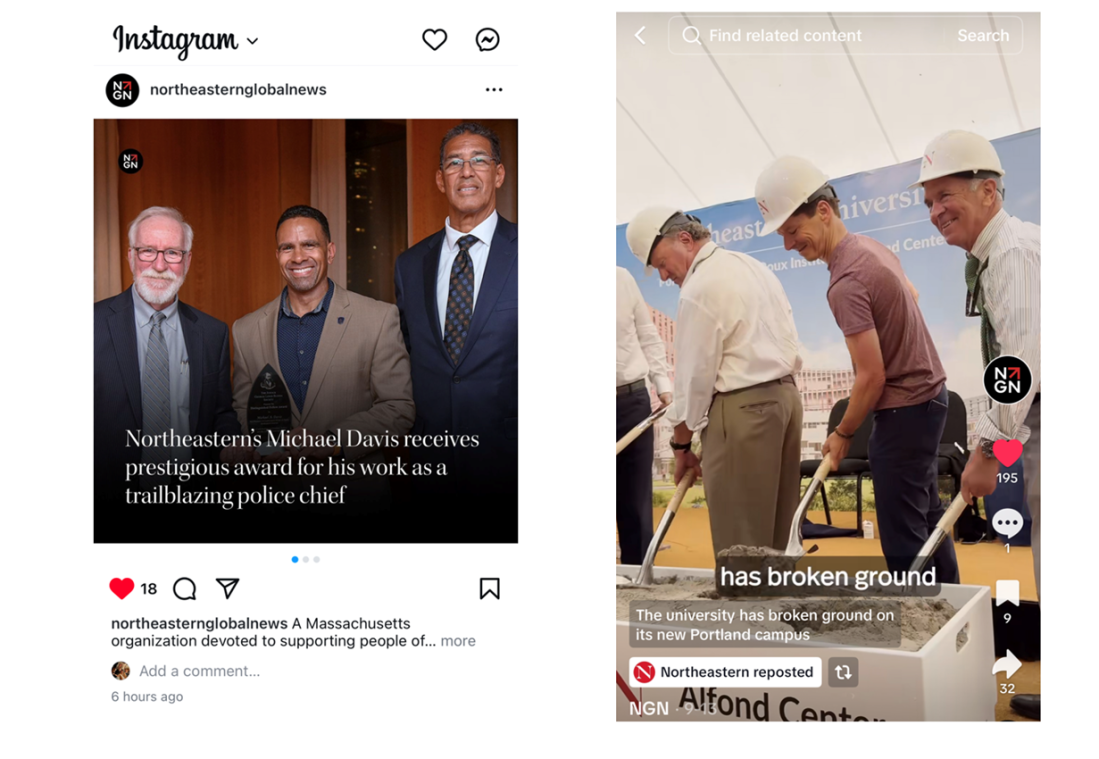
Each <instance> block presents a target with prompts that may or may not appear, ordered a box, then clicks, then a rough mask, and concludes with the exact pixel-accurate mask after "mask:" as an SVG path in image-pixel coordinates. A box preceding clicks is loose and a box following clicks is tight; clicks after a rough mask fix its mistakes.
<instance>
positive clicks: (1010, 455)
mask: <svg viewBox="0 0 1099 759" xmlns="http://www.w3.org/2000/svg"><path fill="white" fill-rule="evenodd" d="M992 455H994V456H995V457H996V459H997V460H998V461H999V462H1000V463H1001V464H1003V465H1004V466H1011V465H1012V464H1014V463H1015V462H1016V461H1018V460H1019V457H1020V456H1022V455H1023V444H1022V443H1020V442H1019V441H1018V440H997V441H996V442H995V443H993V444H992Z"/></svg>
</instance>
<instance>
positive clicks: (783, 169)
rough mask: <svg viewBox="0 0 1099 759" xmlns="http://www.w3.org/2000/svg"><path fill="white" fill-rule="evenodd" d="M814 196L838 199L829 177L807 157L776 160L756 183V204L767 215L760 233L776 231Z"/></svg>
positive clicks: (784, 157) (767, 233)
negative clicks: (829, 182) (806, 158)
mask: <svg viewBox="0 0 1099 759" xmlns="http://www.w3.org/2000/svg"><path fill="white" fill-rule="evenodd" d="M824 190H827V192H824ZM814 196H821V197H824V196H830V197H835V192H834V191H833V190H832V188H831V186H830V185H829V184H828V177H826V176H824V174H823V173H821V170H820V169H818V168H817V167H816V166H814V165H813V164H811V163H809V161H807V160H805V159H804V158H796V157H794V156H783V157H782V158H776V159H775V160H774V161H772V162H771V163H770V164H768V166H767V168H765V169H764V170H763V173H762V174H760V175H759V179H757V180H756V205H757V206H759V212H760V214H761V215H762V216H763V231H762V232H760V234H761V235H769V234H771V233H772V232H774V231H775V230H776V229H778V228H779V227H781V226H782V225H783V224H785V223H786V220H787V219H789V218H790V217H791V216H793V214H794V211H796V210H798V208H799V207H800V206H801V205H802V204H803V203H806V202H808V201H809V200H810V199H811V198H813V197H814Z"/></svg>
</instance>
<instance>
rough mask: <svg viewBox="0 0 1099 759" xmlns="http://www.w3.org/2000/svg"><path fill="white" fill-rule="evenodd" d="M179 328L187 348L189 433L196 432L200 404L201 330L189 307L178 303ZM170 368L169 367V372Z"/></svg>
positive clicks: (201, 370)
mask: <svg viewBox="0 0 1099 759" xmlns="http://www.w3.org/2000/svg"><path fill="white" fill-rule="evenodd" d="M178 313H179V326H180V328H181V329H182V330H183V344H184V345H186V346H187V362H188V374H189V375H190V380H191V382H190V387H189V391H190V393H191V395H190V408H191V412H190V417H191V421H190V427H191V433H192V434H194V433H197V432H198V420H199V414H200V413H201V411H202V410H201V409H200V408H199V404H200V403H201V402H202V373H203V366H202V330H200V329H199V328H198V318H197V317H196V316H195V313H194V311H192V310H191V307H190V306H188V305H185V304H184V303H182V302H180V304H179V308H178ZM170 369H171V368H170V367H169V370H170Z"/></svg>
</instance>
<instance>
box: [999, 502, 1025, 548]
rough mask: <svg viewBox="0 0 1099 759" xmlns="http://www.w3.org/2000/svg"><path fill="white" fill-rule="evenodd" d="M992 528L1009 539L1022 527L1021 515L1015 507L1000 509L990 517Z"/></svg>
mask: <svg viewBox="0 0 1099 759" xmlns="http://www.w3.org/2000/svg"><path fill="white" fill-rule="evenodd" d="M992 529H994V530H995V531H996V532H997V533H999V534H1000V535H1003V536H1004V539H1005V540H1011V539H1012V538H1013V537H1015V536H1016V535H1018V534H1019V530H1021V529H1023V515H1022V514H1020V513H1019V512H1018V511H1016V510H1015V509H1000V510H999V511H997V512H996V514H995V516H993V517H992Z"/></svg>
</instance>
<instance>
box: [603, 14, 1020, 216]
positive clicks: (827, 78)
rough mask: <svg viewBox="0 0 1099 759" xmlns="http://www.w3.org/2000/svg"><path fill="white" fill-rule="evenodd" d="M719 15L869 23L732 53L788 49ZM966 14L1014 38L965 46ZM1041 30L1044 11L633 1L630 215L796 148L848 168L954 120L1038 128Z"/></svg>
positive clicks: (716, 199)
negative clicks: (768, 10) (753, 38)
mask: <svg viewBox="0 0 1099 759" xmlns="http://www.w3.org/2000/svg"><path fill="white" fill-rule="evenodd" d="M688 26H693V27H695V28H697V29H699V30H701V31H700V33H699V37H700V39H699V41H698V42H697V43H693V44H691V43H688V41H687V40H686V39H685V38H684V36H683V35H684V34H685V33H686V34H687V37H691V36H693V35H694V32H691V31H689V30H687V31H686V32H685V30H686V28H687V27H688ZM642 27H644V31H641V32H640V34H638V32H639V30H640V29H641V28H642ZM717 27H721V28H722V29H724V30H726V31H728V30H729V29H743V30H745V32H747V31H748V30H762V29H783V30H789V29H791V28H796V29H798V30H799V33H800V35H801V37H802V38H804V37H805V36H806V35H807V34H809V33H813V34H814V35H820V36H822V37H829V36H838V35H839V34H840V33H843V34H846V35H848V36H850V34H851V32H852V31H854V30H858V31H859V32H861V34H862V35H863V36H861V37H860V40H861V41H862V44H859V43H850V44H849V43H847V42H839V41H837V42H822V43H814V44H813V45H808V43H804V44H803V46H802V47H798V46H794V45H787V46H785V47H784V48H783V49H784V50H786V51H793V50H811V51H812V52H813V53H814V54H797V55H789V54H787V55H757V54H728V51H733V50H736V51H738V52H742V51H744V50H752V51H753V52H755V51H760V50H768V49H770V50H775V49H776V48H775V47H774V46H772V47H770V48H765V47H761V46H759V45H756V46H754V47H749V46H747V45H742V46H736V45H731V44H728V43H722V42H721V41H720V40H719V41H717V42H714V41H711V39H710V36H711V29H712V28H717ZM959 27H961V28H967V29H969V30H976V31H978V32H981V33H986V34H987V33H988V32H989V31H994V30H1001V29H1006V30H1008V32H1009V37H1010V39H1009V40H1005V41H1003V42H1001V41H991V40H990V41H984V42H978V43H973V44H965V45H960V44H957V40H956V33H957V29H958V28H959ZM1020 37H1021V39H1020ZM1039 37H1040V26H1039V16H1038V14H1036V13H1034V14H990V13H985V14H964V15H956V16H948V15H946V14H936V15H930V14H912V15H904V16H903V17H901V16H899V15H894V14H878V15H874V16H871V15H867V14H828V13H820V14H813V15H805V14H798V15H796V16H795V15H794V14H771V15H768V16H759V15H753V16H748V15H743V14H740V15H737V14H727V15H724V16H721V17H717V16H714V15H706V16H703V15H692V14H690V13H680V14H670V13H665V14H643V13H624V14H619V15H618V29H617V76H618V81H617V93H616V94H617V104H616V109H617V182H618V193H617V207H616V216H617V218H616V220H615V221H616V223H618V224H623V223H626V222H628V221H629V220H630V219H631V218H632V216H633V215H634V214H635V213H636V212H637V211H638V210H640V209H641V208H644V207H645V206H649V205H654V204H666V205H671V206H675V207H677V208H683V209H685V210H687V209H697V208H703V207H706V206H711V205H715V204H718V203H725V202H729V201H735V200H743V199H745V198H748V197H751V196H752V195H753V194H754V188H755V180H756V177H757V176H758V174H759V172H760V171H761V170H762V169H763V168H764V167H765V166H766V165H767V164H768V163H770V162H771V161H772V160H774V159H775V158H777V157H778V156H782V155H799V156H802V157H805V158H808V159H810V160H811V161H813V162H814V163H815V164H817V166H818V167H819V168H820V169H821V170H822V171H823V172H824V173H825V174H826V175H827V176H829V177H833V178H834V177H841V176H845V175H848V174H853V173H856V172H859V171H866V170H869V169H875V168H879V167H882V166H889V165H892V164H896V163H901V162H904V161H909V160H913V159H916V158H919V157H920V156H921V155H922V153H923V150H924V147H925V146H926V145H927V143H928V142H929V141H930V140H931V139H932V138H933V137H935V136H936V135H938V134H940V133H942V132H945V131H947V130H949V129H967V130H969V131H973V132H977V133H979V134H982V135H984V136H985V137H987V138H989V139H996V138H998V137H1004V136H1006V135H1010V134H1016V133H1018V132H1023V131H1027V130H1030V129H1036V128H1038V127H1039V126H1040V121H1039V106H1040V68H1039V63H1040V42H1039ZM642 40H643V41H644V44H642ZM924 50H930V51H932V52H931V53H930V54H917V53H920V52H922V51H924ZM914 179H915V177H913V180H914Z"/></svg>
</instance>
